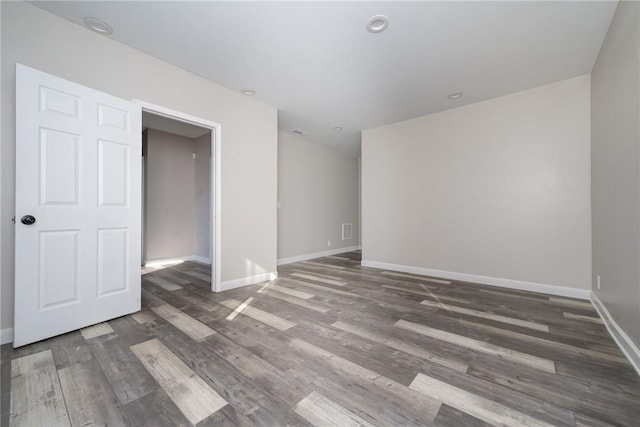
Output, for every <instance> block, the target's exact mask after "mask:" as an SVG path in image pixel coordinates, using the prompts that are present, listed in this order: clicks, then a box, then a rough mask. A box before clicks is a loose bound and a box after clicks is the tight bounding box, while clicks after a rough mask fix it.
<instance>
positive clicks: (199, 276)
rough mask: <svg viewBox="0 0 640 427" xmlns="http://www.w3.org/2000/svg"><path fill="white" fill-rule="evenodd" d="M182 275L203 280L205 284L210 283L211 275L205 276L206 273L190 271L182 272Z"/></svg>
mask: <svg viewBox="0 0 640 427" xmlns="http://www.w3.org/2000/svg"><path fill="white" fill-rule="evenodd" d="M183 273H184V274H186V275H188V276H191V277H195V278H196V279H200V280H203V281H205V282H207V283H211V273H209V274H207V273H201V272H199V271H192V270H187V271H183Z"/></svg>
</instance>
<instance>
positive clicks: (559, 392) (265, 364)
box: [1, 252, 640, 427]
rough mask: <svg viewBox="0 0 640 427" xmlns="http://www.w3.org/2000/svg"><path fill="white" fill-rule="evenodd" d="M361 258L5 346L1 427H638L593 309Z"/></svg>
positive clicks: (181, 281)
mask: <svg viewBox="0 0 640 427" xmlns="http://www.w3.org/2000/svg"><path fill="white" fill-rule="evenodd" d="M359 260H360V253H359V252H351V253H346V254H342V255H338V256H332V257H326V258H320V259H316V260H313V261H307V262H299V263H295V264H289V265H286V266H281V267H280V268H279V278H278V279H277V280H273V281H271V282H265V283H261V284H258V285H253V286H249V287H244V288H240V289H235V290H230V291H226V292H222V293H219V294H214V293H211V292H209V289H210V284H209V273H208V267H206V266H203V265H200V264H197V263H190V262H187V263H183V264H179V265H175V266H173V267H170V268H166V269H161V270H156V271H153V272H151V273H148V274H145V275H144V276H143V293H142V311H141V312H139V313H136V314H133V315H130V316H124V317H121V318H118V319H114V320H111V321H109V322H105V323H103V324H99V325H96V326H93V327H89V328H85V329H83V330H81V331H76V332H72V333H68V334H65V335H62V336H58V337H55V338H51V339H48V340H45V341H42V342H39V343H35V344H32V345H29V346H25V347H22V348H19V349H15V350H14V349H12V348H11V346H10V345H5V346H3V347H2V389H1V391H2V400H1V403H2V414H1V420H2V425H3V426H4V425H15V426H32V425H43V426H53V425H61V426H63V425H73V426H86V425H112V426H122V425H132V426H154V427H161V426H188V425H198V426H213V425H216V426H218V425H219V426H232V425H233V426H253V425H257V426H288V425H290V426H307V425H315V426H330V425H335V426H369V425H374V426H400V425H436V426H484V425H513V426H534V425H535V426H545V425H553V426H607V425H625V426H640V378H639V377H638V375H637V374H636V372H635V371H634V370H633V368H632V367H631V365H630V364H629V362H628V361H627V360H626V359H625V358H624V356H623V355H622V353H621V352H620V350H619V349H618V348H617V346H616V345H615V343H614V342H613V340H612V339H611V337H610V336H609V334H608V333H607V330H606V329H605V327H604V325H603V324H602V322H601V321H600V319H599V318H598V316H597V314H596V312H595V310H594V309H593V307H591V305H590V303H589V302H587V301H580V300H573V299H570V298H561V297H552V296H549V295H542V294H534V293H528V292H521V291H512V290H505V289H500V288H495V287H489V286H482V285H477V284H469V283H459V282H453V283H452V282H450V281H448V280H443V279H437V278H428V277H423V276H416V275H410V274H402V273H394V272H389V271H383V270H378V269H372V268H363V267H361V266H360V262H359Z"/></svg>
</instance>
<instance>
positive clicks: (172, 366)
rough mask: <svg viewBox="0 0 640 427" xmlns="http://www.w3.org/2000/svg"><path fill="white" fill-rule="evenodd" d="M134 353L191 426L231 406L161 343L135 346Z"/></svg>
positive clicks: (149, 342) (132, 349) (132, 348)
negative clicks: (227, 405) (226, 406)
mask: <svg viewBox="0 0 640 427" xmlns="http://www.w3.org/2000/svg"><path fill="white" fill-rule="evenodd" d="M131 351H133V353H134V354H135V355H136V357H138V359H140V361H141V362H142V364H143V365H144V367H145V369H146V370H147V371H148V372H149V373H150V374H151V376H153V377H154V378H155V380H156V381H157V382H158V384H159V385H160V387H162V389H163V390H164V391H165V392H166V393H167V395H168V396H169V397H170V398H171V400H172V401H173V402H174V403H175V404H176V406H177V407H178V408H179V409H180V411H181V412H182V414H183V415H184V416H185V417H186V418H187V420H189V422H191V423H193V424H196V423H198V422H200V421H202V420H204V419H205V418H207V417H208V416H210V415H211V414H213V413H214V412H216V411H218V410H219V409H221V408H222V407H224V406H225V405H226V404H227V401H226V400H224V399H223V398H222V397H221V396H220V395H219V394H218V393H216V392H215V391H214V390H212V389H211V387H209V386H208V385H207V384H206V383H205V382H204V381H203V380H202V378H200V377H199V376H197V375H196V374H195V373H194V372H193V371H192V370H191V369H190V368H189V367H188V366H187V365H185V364H184V363H183V362H182V361H181V360H180V359H179V358H178V357H177V356H176V355H175V354H173V353H172V352H171V351H170V350H169V349H167V347H165V346H164V345H163V344H162V343H161V342H160V341H159V340H158V339H153V340H150V341H147V342H144V343H141V344H137V345H135V346H132V347H131Z"/></svg>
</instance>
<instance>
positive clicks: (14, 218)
mask: <svg viewBox="0 0 640 427" xmlns="http://www.w3.org/2000/svg"><path fill="white" fill-rule="evenodd" d="M11 221H12V222H13V223H14V224H15V223H16V217H15V216H14V217H13V218H11Z"/></svg>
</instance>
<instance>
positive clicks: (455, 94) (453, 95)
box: [447, 92, 464, 99]
mask: <svg viewBox="0 0 640 427" xmlns="http://www.w3.org/2000/svg"><path fill="white" fill-rule="evenodd" d="M462 95H464V93H462V92H453V93H450V94H449V95H447V98H449V99H458V98H462Z"/></svg>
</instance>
